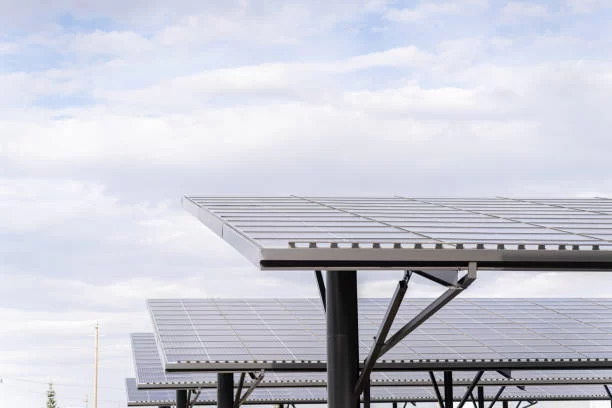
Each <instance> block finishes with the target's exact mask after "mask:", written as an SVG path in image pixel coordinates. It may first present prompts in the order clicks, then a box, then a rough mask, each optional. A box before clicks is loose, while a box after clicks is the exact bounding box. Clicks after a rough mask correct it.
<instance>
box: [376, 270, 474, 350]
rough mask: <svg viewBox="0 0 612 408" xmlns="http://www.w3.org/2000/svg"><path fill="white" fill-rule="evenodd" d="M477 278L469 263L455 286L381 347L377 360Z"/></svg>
mask: <svg viewBox="0 0 612 408" xmlns="http://www.w3.org/2000/svg"><path fill="white" fill-rule="evenodd" d="M476 277H477V265H476V262H470V263H469V267H468V272H467V274H466V275H465V276H463V277H462V278H461V279H459V282H458V284H457V286H453V287H451V288H449V289H447V290H446V291H445V292H444V293H443V294H442V295H441V296H440V297H438V298H437V299H436V300H434V301H433V302H432V303H430V304H429V305H428V306H427V307H426V308H425V309H423V310H422V311H421V312H420V313H419V314H417V315H416V316H415V317H413V318H412V319H411V320H410V321H409V322H408V323H406V325H405V326H404V327H402V328H401V329H399V330H398V331H397V332H396V333H395V334H394V335H393V336H391V338H390V339H389V340H387V341H386V342H385V344H384V345H383V346H382V347H381V350H380V354H379V356H378V357H379V358H380V357H382V356H383V355H384V354H385V353H386V352H387V351H389V350H391V348H393V346H395V345H396V344H397V343H399V342H400V341H402V339H404V337H406V336H407V335H409V334H410V333H412V332H413V331H414V330H415V329H416V328H417V327H419V326H420V325H421V324H423V323H424V322H425V321H426V320H427V319H429V318H430V317H431V316H432V315H433V314H434V313H436V312H437V311H438V310H440V309H441V308H442V307H444V306H445V305H446V304H447V303H448V302H450V301H451V300H453V299H454V298H456V297H457V296H458V295H459V294H460V293H461V292H463V291H464V290H465V289H467V288H468V287H469V286H470V285H471V284H472V283H473V282H474V281H475V280H476Z"/></svg>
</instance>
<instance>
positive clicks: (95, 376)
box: [85, 322, 100, 408]
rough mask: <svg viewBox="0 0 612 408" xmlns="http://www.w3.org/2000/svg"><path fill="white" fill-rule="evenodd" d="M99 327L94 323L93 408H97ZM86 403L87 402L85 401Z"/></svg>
mask: <svg viewBox="0 0 612 408" xmlns="http://www.w3.org/2000/svg"><path fill="white" fill-rule="evenodd" d="M99 328H100V327H99V325H98V322H96V327H95V329H96V334H95V336H96V362H95V373H94V408H98V351H99V347H98V346H99V344H98V332H99ZM85 401H86V403H87V400H85Z"/></svg>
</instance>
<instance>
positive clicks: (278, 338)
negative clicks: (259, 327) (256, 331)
mask: <svg viewBox="0 0 612 408" xmlns="http://www.w3.org/2000/svg"><path fill="white" fill-rule="evenodd" d="M249 307H250V308H251V310H253V311H254V312H255V313H256V314H257V317H258V318H259V319H260V320H262V322H263V323H264V325H265V327H266V328H267V329H268V330H270V331H271V332H272V334H273V336H274V338H275V339H276V340H278V341H279V342H280V343H281V344H282V345H283V347H285V349H286V350H288V351H289V354H291V356H292V357H293V359H294V360H297V358H296V356H295V354H294V353H293V351H291V349H290V348H289V347H287V345H286V344H285V342H283V341H282V340H281V339H280V337H278V335H277V334H276V332H275V331H274V330H273V329H271V328H270V326H269V325H268V324H267V323H266V322H265V320H264V319H262V318H261V315H260V314H259V313H257V311H256V310H255V309H254V308H253V306H251V305H249ZM253 360H256V358H255V357H254V356H253Z"/></svg>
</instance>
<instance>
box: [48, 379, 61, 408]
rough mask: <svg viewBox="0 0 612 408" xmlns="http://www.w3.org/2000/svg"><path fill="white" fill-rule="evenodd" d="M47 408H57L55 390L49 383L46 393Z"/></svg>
mask: <svg viewBox="0 0 612 408" xmlns="http://www.w3.org/2000/svg"><path fill="white" fill-rule="evenodd" d="M47 408H59V407H58V405H57V402H56V401H55V390H54V389H53V383H49V390H48V391H47Z"/></svg>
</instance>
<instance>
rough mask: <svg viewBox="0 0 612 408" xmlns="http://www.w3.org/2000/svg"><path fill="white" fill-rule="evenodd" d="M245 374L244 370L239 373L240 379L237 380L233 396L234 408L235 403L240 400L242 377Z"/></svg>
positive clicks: (242, 385) (242, 384)
mask: <svg viewBox="0 0 612 408" xmlns="http://www.w3.org/2000/svg"><path fill="white" fill-rule="evenodd" d="M245 376H246V374H245V373H244V372H242V373H240V381H238V388H236V396H235V397H234V408H236V404H237V403H238V401H240V394H242V387H244V377H245Z"/></svg>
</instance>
